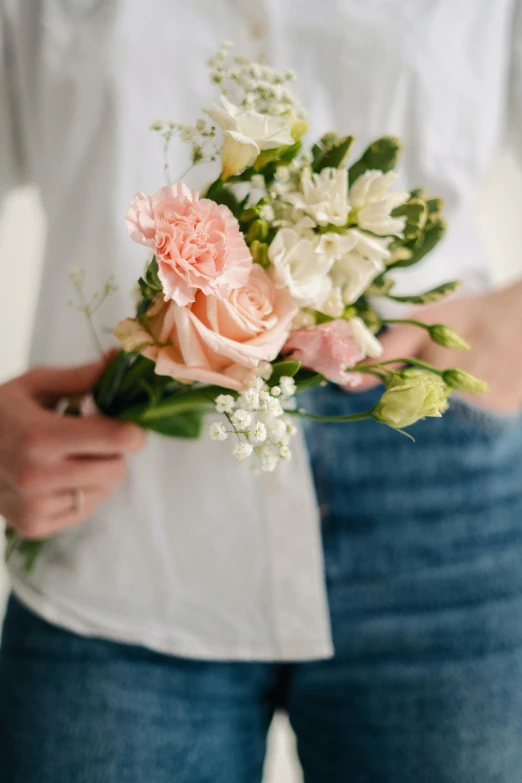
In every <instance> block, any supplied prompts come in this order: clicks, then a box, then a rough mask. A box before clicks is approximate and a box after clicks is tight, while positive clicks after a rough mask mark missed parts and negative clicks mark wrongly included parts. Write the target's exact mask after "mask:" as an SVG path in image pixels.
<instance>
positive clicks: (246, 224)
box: [11, 44, 485, 559]
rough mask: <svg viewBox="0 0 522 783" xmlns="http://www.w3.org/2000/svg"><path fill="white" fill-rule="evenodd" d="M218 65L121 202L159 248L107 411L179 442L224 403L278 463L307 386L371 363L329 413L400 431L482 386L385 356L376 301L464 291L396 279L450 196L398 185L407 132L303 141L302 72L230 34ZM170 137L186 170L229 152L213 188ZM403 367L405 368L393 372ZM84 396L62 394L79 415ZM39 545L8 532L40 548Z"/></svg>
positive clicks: (242, 453)
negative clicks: (397, 288) (377, 384)
mask: <svg viewBox="0 0 522 783" xmlns="http://www.w3.org/2000/svg"><path fill="white" fill-rule="evenodd" d="M209 67H210V75H211V79H212V81H213V82H214V83H215V84H216V85H218V87H219V89H220V92H221V94H220V104H219V105H214V106H213V107H212V108H209V109H207V110H205V112H204V113H205V115H206V116H205V117H202V118H200V119H198V120H197V122H196V123H195V125H194V126H187V125H181V124H179V123H176V122H156V123H154V124H153V126H152V128H153V130H154V131H156V132H157V133H158V134H159V135H160V136H161V138H162V141H163V143H164V148H165V171H166V175H167V180H168V181H169V184H167V185H166V186H164V187H162V188H160V189H159V190H158V191H157V193H155V194H154V195H146V194H144V193H138V194H137V195H136V196H135V198H134V199H133V200H132V202H131V205H130V209H129V212H128V214H127V218H126V223H127V228H128V230H129V233H130V236H131V239H133V240H134V241H135V242H139V243H141V244H142V245H144V246H145V247H146V248H148V249H149V252H150V256H149V259H148V261H147V265H146V269H145V272H144V274H143V276H142V277H140V279H139V281H138V304H137V310H136V312H135V315H134V316H132V317H129V318H126V319H125V320H124V321H122V322H121V323H119V324H118V325H117V327H116V329H115V330H114V334H115V336H116V337H117V338H118V340H119V341H120V342H121V345H122V350H120V352H119V353H118V354H117V355H116V356H115V357H114V358H113V359H112V361H110V363H109V365H108V366H107V369H106V371H105V372H104V374H103V376H102V377H101V379H100V380H99V382H98V384H97V385H96V388H95V389H94V390H93V393H92V400H93V401H94V403H95V406H96V409H97V411H99V412H101V413H102V414H103V415H105V416H112V417H117V418H120V419H126V420H129V421H133V422H135V423H137V424H138V425H140V426H142V427H144V428H146V429H150V430H153V431H155V432H158V433H161V434H163V435H166V436H171V437H181V438H197V437H199V436H200V434H201V432H202V428H203V420H204V417H205V415H206V414H209V413H214V414H217V416H218V417H217V418H216V416H215V415H214V417H213V418H212V421H211V423H210V426H209V428H208V433H209V436H210V438H212V439H213V440H216V441H226V440H229V439H231V440H232V444H233V446H232V449H233V453H234V455H235V456H236V457H237V459H238V460H240V461H243V460H249V461H250V462H251V464H252V466H253V468H254V469H256V470H261V471H272V470H274V469H275V468H276V467H277V465H278V463H279V462H280V460H288V459H290V458H291V438H292V435H293V434H294V432H295V426H294V422H295V420H296V419H297V418H299V417H303V416H309V415H311V414H307V413H306V412H305V411H304V410H303V409H302V408H300V407H299V406H298V404H296V395H298V394H299V393H300V392H301V391H304V390H306V389H310V388H311V387H313V386H317V385H319V384H322V383H325V382H326V381H330V382H332V383H335V384H339V385H341V386H343V387H345V388H347V389H351V388H356V387H357V385H358V384H359V383H360V382H361V378H362V374H363V373H372V374H373V375H377V376H378V377H379V378H380V379H381V380H382V382H383V394H382V397H381V399H380V400H379V401H378V402H377V404H376V405H374V407H373V408H372V409H371V410H368V411H366V412H364V413H360V414H356V415H352V416H344V417H338V418H335V419H334V420H335V421H344V422H349V421H354V420H360V419H365V418H371V419H374V420H375V421H376V422H379V423H382V424H387V425H388V426H390V427H394V428H395V429H398V430H403V429H404V428H406V427H408V426H410V425H412V424H413V423H414V422H416V421H417V420H419V419H421V418H424V417H426V416H441V414H442V413H443V412H444V411H445V409H446V408H447V404H448V403H447V400H448V397H449V395H450V393H451V391H452V390H453V389H466V390H472V391H480V390H482V389H484V388H485V384H483V383H482V382H481V381H480V380H479V379H476V378H474V377H472V376H470V375H469V374H467V373H465V372H463V371H461V370H459V369H456V368H455V369H449V370H444V371H441V370H439V369H436V368H435V367H431V366H429V365H427V364H425V363H423V362H420V361H417V360H415V359H413V358H407V357H399V358H398V359H397V360H395V361H394V362H390V361H387V362H379V357H380V356H381V352H382V349H381V345H380V342H379V337H378V335H379V332H380V331H381V329H382V328H383V327H385V326H386V324H387V323H390V322H389V321H385V320H383V319H382V318H381V317H380V315H379V308H378V306H377V307H376V304H375V303H376V302H378V299H379V298H380V297H386V298H388V299H391V300H393V301H395V302H401V303H406V304H415V305H422V304H425V303H432V302H436V301H438V300H440V299H441V298H443V297H445V296H447V295H449V294H451V293H452V292H453V291H455V289H456V288H457V286H458V283H457V282H448V283H446V284H445V285H441V286H439V287H437V288H435V289H433V290H430V291H426V292H424V293H420V294H418V295H416V296H400V295H396V294H395V293H394V282H393V279H392V278H391V277H390V275H389V273H390V272H391V271H392V270H394V269H397V268H404V267H409V266H412V265H413V264H417V263H418V262H419V261H421V259H423V258H424V256H426V254H427V253H429V251H431V250H432V249H433V248H434V247H435V245H436V244H437V243H438V242H439V240H440V239H441V238H442V236H443V234H444V230H445V223H444V219H443V217H442V214H441V213H442V208H443V204H442V200H441V199H440V198H432V197H428V196H427V195H426V194H425V193H424V192H423V191H422V190H414V191H410V192H408V191H399V190H393V189H392V187H393V185H394V183H395V181H396V179H397V175H396V174H395V173H394V171H393V169H394V167H395V165H396V162H397V159H398V156H399V153H400V143H399V141H398V140H397V139H396V138H393V137H389V136H387V137H384V138H380V139H377V140H376V141H373V142H372V143H371V144H370V146H369V147H368V148H367V149H366V151H365V152H364V153H363V154H362V155H361V157H360V158H359V159H358V160H354V161H353V162H349V154H350V149H351V147H352V144H353V141H354V139H353V137H352V136H340V135H338V134H337V133H333V132H330V133H326V134H325V135H324V136H323V137H322V138H321V139H319V140H318V141H317V142H316V143H314V144H313V145H312V146H311V147H310V148H307V147H305V145H304V144H303V137H304V135H305V133H306V131H307V129H308V123H307V120H306V115H305V112H304V110H303V108H302V107H301V106H300V105H299V103H298V102H297V99H296V97H295V95H294V94H293V92H292V90H291V89H290V87H289V84H290V83H291V82H292V81H293V80H294V78H295V76H294V74H293V73H292V72H279V71H277V70H274V69H273V68H271V67H269V66H268V65H267V64H265V63H256V62H251V61H250V60H249V59H247V58H245V57H241V56H233V54H232V52H231V45H228V44H225V45H223V46H222V48H221V49H220V50H219V51H218V53H217V54H216V55H215V56H214V57H213V58H211V60H210V61H209ZM174 136H178V137H180V138H181V139H182V140H183V141H186V142H188V143H189V144H190V146H191V161H192V165H196V164H202V163H206V162H209V161H216V160H220V161H221V173H220V175H219V177H218V178H217V179H216V180H215V181H214V182H212V183H211V184H210V185H209V186H208V188H207V189H206V192H205V193H204V194H202V195H199V194H198V193H197V192H194V191H193V190H191V189H190V188H189V187H188V186H187V185H186V184H184V183H183V182H175V183H173V184H172V183H170V172H169V163H168V152H169V144H170V141H171V140H172V138H173V137H174ZM74 282H75V284H76V285H77V286H80V285H81V278H80V275H79V273H78V272H76V273H75V278H74ZM84 309H85V311H86V312H87V314H88V315H90V314H91V311H92V308H91V306H90V305H89V304H87V305H85V308H84ZM395 322H397V321H395ZM408 323H414V324H416V325H417V326H418V327H419V328H423V329H427V330H428V332H429V335H430V337H431V338H432V339H433V340H434V341H436V342H437V343H439V344H442V345H445V346H451V347H454V348H455V347H458V348H462V349H465V348H467V347H468V346H467V345H466V343H465V342H464V340H463V339H462V338H461V337H460V336H459V335H457V334H456V333H455V332H454V331H453V330H451V329H449V328H448V327H446V326H444V325H442V324H436V325H426V324H423V323H422V322H420V321H411V320H409V321H408ZM368 359H370V361H368ZM397 363H399V364H400V366H402V369H391V366H393V367H396V366H397ZM77 408H78V406H77V404H76V403H74V402H73V403H71V402H69V407H68V412H70V413H72V412H77ZM80 408H81V406H80ZM313 418H319V417H313ZM328 420H331V419H328ZM231 436H232V437H231ZM35 546H36V547H38V546H39V542H27V541H20V540H16V539H14V540H12V541H11V549H16V548H18V549H20V551H21V552H22V554H24V553H25V555H26V557H31V558H32V559H34V552H35Z"/></svg>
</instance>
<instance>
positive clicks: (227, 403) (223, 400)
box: [216, 394, 236, 413]
mask: <svg viewBox="0 0 522 783" xmlns="http://www.w3.org/2000/svg"><path fill="white" fill-rule="evenodd" d="M235 404H236V401H235V400H234V398H233V397H232V395H231V394H220V395H219V396H218V397H216V410H217V412H218V413H231V412H232V411H233V410H234V405H235Z"/></svg>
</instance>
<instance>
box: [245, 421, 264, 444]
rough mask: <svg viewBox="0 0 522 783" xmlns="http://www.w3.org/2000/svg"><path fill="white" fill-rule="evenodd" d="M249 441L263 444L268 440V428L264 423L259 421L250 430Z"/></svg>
mask: <svg viewBox="0 0 522 783" xmlns="http://www.w3.org/2000/svg"><path fill="white" fill-rule="evenodd" d="M248 439H249V440H250V442H251V443H263V442H264V441H265V440H266V427H265V425H264V424H263V422H262V421H257V422H256V423H255V424H254V426H253V427H252V428H251V429H250V430H249V433H248Z"/></svg>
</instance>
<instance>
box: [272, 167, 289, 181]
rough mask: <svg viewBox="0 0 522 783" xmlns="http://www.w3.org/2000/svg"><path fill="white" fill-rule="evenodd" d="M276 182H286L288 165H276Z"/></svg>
mask: <svg viewBox="0 0 522 783" xmlns="http://www.w3.org/2000/svg"><path fill="white" fill-rule="evenodd" d="M274 176H275V178H276V180H277V182H283V183H284V182H288V180H289V179H290V172H289V170H288V166H278V167H277V168H276V170H275V174H274Z"/></svg>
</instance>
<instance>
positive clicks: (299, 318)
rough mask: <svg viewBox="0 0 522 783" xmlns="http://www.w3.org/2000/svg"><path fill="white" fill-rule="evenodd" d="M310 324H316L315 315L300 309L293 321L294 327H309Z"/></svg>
mask: <svg viewBox="0 0 522 783" xmlns="http://www.w3.org/2000/svg"><path fill="white" fill-rule="evenodd" d="M310 326H315V317H314V316H313V315H312V313H307V312H305V311H304V310H300V311H299V312H298V313H297V315H296V317H295V318H294V320H293V321H292V329H309V328H310Z"/></svg>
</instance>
